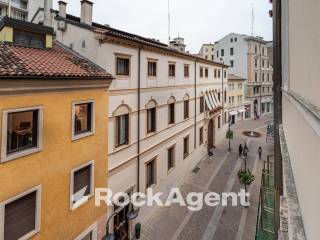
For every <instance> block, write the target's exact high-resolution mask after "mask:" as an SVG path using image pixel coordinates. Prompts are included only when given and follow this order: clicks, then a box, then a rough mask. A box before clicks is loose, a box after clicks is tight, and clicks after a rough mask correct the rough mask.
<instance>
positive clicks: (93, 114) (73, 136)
mask: <svg viewBox="0 0 320 240" xmlns="http://www.w3.org/2000/svg"><path fill="white" fill-rule="evenodd" d="M86 103H91V131H88V132H84V133H80V134H75V131H74V128H75V125H74V120H75V108H76V105H78V104H86ZM95 108H96V104H95V101H94V100H84V101H75V102H72V113H71V114H72V117H71V121H72V123H71V127H72V128H71V140H72V141H76V140H78V139H81V138H85V137H89V136H92V135H94V134H95V132H96V110H95Z"/></svg>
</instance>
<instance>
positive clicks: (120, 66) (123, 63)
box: [116, 57, 130, 76]
mask: <svg viewBox="0 0 320 240" xmlns="http://www.w3.org/2000/svg"><path fill="white" fill-rule="evenodd" d="M116 73H117V75H123V76H129V75H130V59H129V58H121V57H117V71H116Z"/></svg>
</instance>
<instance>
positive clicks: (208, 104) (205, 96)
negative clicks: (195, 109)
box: [204, 94, 213, 111]
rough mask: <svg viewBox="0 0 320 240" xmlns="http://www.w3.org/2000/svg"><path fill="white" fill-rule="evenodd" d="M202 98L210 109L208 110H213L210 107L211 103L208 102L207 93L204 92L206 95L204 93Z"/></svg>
mask: <svg viewBox="0 0 320 240" xmlns="http://www.w3.org/2000/svg"><path fill="white" fill-rule="evenodd" d="M204 100H205V102H206V105H207V107H208V108H209V110H210V111H212V110H213V108H212V104H211V103H210V101H209V98H208V95H207V94H206V95H204Z"/></svg>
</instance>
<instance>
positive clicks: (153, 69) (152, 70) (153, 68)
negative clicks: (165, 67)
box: [148, 62, 157, 77]
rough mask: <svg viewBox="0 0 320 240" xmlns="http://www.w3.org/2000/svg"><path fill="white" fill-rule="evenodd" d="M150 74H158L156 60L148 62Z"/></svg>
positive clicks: (150, 75)
mask: <svg viewBox="0 0 320 240" xmlns="http://www.w3.org/2000/svg"><path fill="white" fill-rule="evenodd" d="M148 76H149V77H155V76H157V63H156V62H148Z"/></svg>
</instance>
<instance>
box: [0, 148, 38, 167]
mask: <svg viewBox="0 0 320 240" xmlns="http://www.w3.org/2000/svg"><path fill="white" fill-rule="evenodd" d="M41 151H42V147H33V148H29V149H25V150H22V151H20V152H16V153H11V154H7V155H5V156H3V157H1V161H0V162H1V163H5V162H9V161H12V160H15V159H17V158H22V157H25V156H28V155H31V154H34V153H37V152H41Z"/></svg>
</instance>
